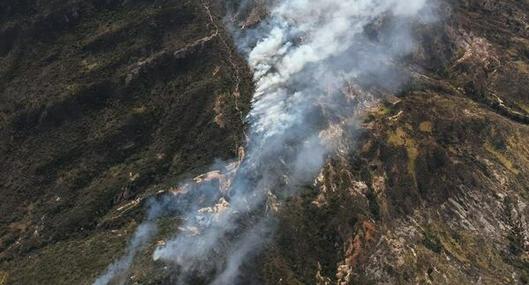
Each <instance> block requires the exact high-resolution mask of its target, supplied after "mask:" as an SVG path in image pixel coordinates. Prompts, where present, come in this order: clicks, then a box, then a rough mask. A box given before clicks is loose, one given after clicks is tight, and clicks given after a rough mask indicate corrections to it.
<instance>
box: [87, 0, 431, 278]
mask: <svg viewBox="0 0 529 285" xmlns="http://www.w3.org/2000/svg"><path fill="white" fill-rule="evenodd" d="M246 4H248V3H246ZM425 6H426V0H410V1H401V0H277V1H274V3H273V4H270V6H269V7H267V9H268V11H269V13H268V16H267V18H265V19H262V20H261V21H260V22H259V23H258V24H257V25H256V26H254V27H252V28H250V29H244V30H240V29H239V28H237V27H233V26H232V30H233V33H234V38H235V40H236V43H237V45H238V47H239V49H240V51H241V53H243V54H244V55H245V56H246V57H247V60H248V64H249V65H250V67H251V68H252V70H253V73H254V82H255V94H254V97H253V101H252V108H251V111H250V113H249V114H248V117H247V121H248V125H249V130H248V134H249V138H248V142H247V146H246V148H245V151H246V154H245V156H244V157H243V158H241V160H240V161H236V162H230V163H228V162H227V163H222V164H221V165H220V166H218V165H217V166H216V167H215V168H213V170H214V171H213V172H211V173H209V174H206V175H204V176H203V177H199V178H197V179H195V181H190V182H187V183H182V185H181V186H180V188H179V189H180V190H179V191H177V192H176V193H174V194H173V196H172V198H171V199H170V201H173V204H172V207H173V208H178V210H177V211H178V212H179V215H181V217H182V220H183V222H182V224H181V225H180V230H179V232H178V233H176V234H175V236H174V237H173V238H172V239H170V240H169V241H167V242H166V243H165V244H164V245H162V246H158V247H157V248H156V249H155V251H154V254H153V258H154V259H155V260H159V261H163V262H166V263H169V264H171V265H172V266H174V267H175V268H177V269H176V270H177V275H178V278H177V284H188V283H189V282H190V281H189V280H190V279H191V278H196V277H197V276H202V277H203V279H204V280H209V282H211V284H214V285H224V284H226V285H227V284H238V283H241V282H242V281H241V279H240V278H241V276H243V272H242V270H241V268H242V266H243V264H244V262H245V260H247V259H248V258H249V257H251V256H252V255H255V254H258V252H259V250H260V249H261V248H262V247H263V245H264V243H265V242H266V241H267V240H268V239H269V238H270V236H271V235H272V234H273V230H274V213H275V211H276V210H277V209H278V208H279V207H281V202H282V201H284V199H285V198H286V197H288V196H290V195H295V194H296V192H297V190H298V188H299V187H300V186H303V185H310V184H312V182H313V180H314V178H315V176H316V175H317V173H318V172H319V170H320V168H321V167H322V165H323V163H324V162H325V161H326V160H327V159H328V158H329V157H331V156H332V155H333V154H334V153H336V152H339V151H345V149H344V148H347V145H348V144H347V143H343V142H344V141H345V140H346V139H347V136H348V135H349V134H351V133H352V132H353V131H354V128H355V124H356V123H357V121H356V118H357V117H356V114H358V112H359V111H360V110H362V109H363V108H365V107H366V106H369V105H370V104H372V103H373V102H374V101H375V100H376V99H377V95H376V92H371V91H370V90H374V89H376V88H381V89H384V90H389V91H390V92H391V91H396V90H397V89H398V87H399V85H400V84H401V83H402V81H403V80H404V76H403V75H402V72H400V71H399V69H398V64H397V63H396V62H398V60H399V59H400V58H402V57H403V56H405V55H407V54H409V53H410V52H411V51H412V50H413V48H414V44H413V40H412V39H413V37H412V36H411V31H410V26H411V23H413V22H417V21H418V20H419V21H420V20H421V18H422V20H424V17H422V16H421V15H424V9H425V8H426V7H425ZM242 10H243V9H240V10H239V11H242ZM211 177H213V178H211ZM219 177H220V178H219ZM213 180H214V181H217V182H216V183H211V181H213ZM175 205H178V206H175ZM153 207H154V206H153ZM155 207H157V208H163V207H167V205H165V206H160V205H156V206H155ZM151 226H152V219H149V220H148V221H147V222H146V223H145V224H143V225H142V226H140V227H139V229H138V232H137V233H136V234H135V235H134V237H133V240H132V241H131V243H130V245H129V249H128V250H127V253H126V255H125V256H124V257H123V258H122V259H121V260H119V261H118V262H117V263H115V264H114V265H112V266H111V267H109V269H108V271H107V272H106V273H105V274H104V275H103V276H101V277H100V278H99V279H98V280H97V281H96V283H94V284H97V285H99V284H107V283H108V282H109V280H111V279H112V278H114V276H116V275H119V274H123V272H126V270H127V268H128V267H129V265H130V264H131V262H132V259H133V257H134V255H135V254H136V253H137V252H138V248H139V247H141V245H143V244H145V243H146V242H148V240H149V238H150V237H152V236H153V235H154V232H153V231H152V227H151ZM145 231H147V232H148V233H145Z"/></svg>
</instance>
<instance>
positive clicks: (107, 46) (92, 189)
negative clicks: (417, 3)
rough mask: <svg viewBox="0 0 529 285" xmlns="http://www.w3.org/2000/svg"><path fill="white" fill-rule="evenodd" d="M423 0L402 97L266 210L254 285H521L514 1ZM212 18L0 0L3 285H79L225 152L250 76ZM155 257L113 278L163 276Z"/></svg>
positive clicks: (120, 6)
mask: <svg viewBox="0 0 529 285" xmlns="http://www.w3.org/2000/svg"><path fill="white" fill-rule="evenodd" d="M439 2H441V3H440V5H439V7H438V13H439V15H440V16H439V20H438V21H436V22H433V23H431V24H428V25H426V26H424V25H418V26H417V27H416V28H415V29H414V34H415V37H416V39H417V41H418V46H417V49H416V50H415V52H414V53H413V54H412V55H410V56H409V57H407V58H406V63H405V64H404V68H405V69H406V70H407V72H408V73H409V74H410V75H411V79H410V80H409V82H407V84H406V85H405V86H404V88H403V90H402V91H401V92H400V93H399V94H394V95H396V96H390V97H388V99H387V100H386V101H384V102H381V103H380V104H379V105H378V106H376V107H373V108H372V109H370V110H368V111H367V112H366V114H365V116H364V118H363V119H362V120H363V121H362V124H361V125H362V128H361V132H360V134H358V135H357V136H356V137H354V139H351V141H350V145H351V146H353V147H351V148H350V149H351V151H350V152H349V153H347V154H341V155H339V156H336V157H335V158H333V159H332V160H330V161H328V162H327V163H326V165H325V167H324V168H323V169H322V170H321V173H320V175H319V176H318V178H317V179H316V181H317V183H315V185H307V187H306V189H305V191H303V192H302V193H301V194H300V195H298V196H295V197H292V198H289V199H288V200H287V201H285V202H284V203H283V204H284V205H282V207H279V210H278V211H279V212H278V213H277V215H278V217H279V228H278V231H277V233H276V235H275V237H274V239H273V241H272V242H271V243H269V244H267V246H266V248H265V249H264V250H263V252H262V253H261V254H260V256H259V258H258V259H257V260H256V261H255V262H254V263H252V264H251V265H248V266H247V268H245V269H246V270H248V271H252V272H253V273H252V274H251V275H252V276H254V277H253V278H257V279H256V280H257V281H256V282H257V283H259V284H261V283H262V284H318V285H329V284H340V285H345V284H529V93H528V90H529V2H528V1H527V0H524V1H512V0H511V1H510V0H496V1H489V0H482V1H478V0H460V1H455V0H445V1H439ZM223 7H224V5H222V4H221V3H220V2H215V1H209V0H202V1H200V0H160V1H143V0H132V1H107V0H89V1H77V0H53V1H35V0H20V1H4V2H2V3H0V23H1V24H0V157H1V160H0V161H1V163H0V194H1V197H2V199H0V285H7V284H23V285H26V284H91V283H92V282H93V281H94V280H95V278H96V277H97V276H98V275H99V274H100V273H101V272H103V271H104V269H105V268H106V266H107V265H108V264H110V263H111V262H112V261H113V260H114V259H116V258H118V257H119V256H121V254H122V253H123V250H124V249H125V246H126V244H127V241H128V238H129V237H130V235H131V234H132V233H133V231H134V229H135V228H136V226H137V225H138V224H139V223H141V221H142V219H143V209H144V207H143V205H144V201H145V200H146V199H147V198H148V197H151V196H154V195H156V193H158V192H160V191H167V190H168V189H171V188H172V187H174V185H176V183H177V182H178V181H180V180H181V178H183V177H193V176H196V175H198V174H201V173H204V172H205V170H207V169H208V166H209V165H210V164H211V163H213V162H214V161H215V159H217V158H220V159H230V158H235V157H236V156H237V155H238V152H239V148H240V147H241V146H243V145H244V139H245V138H244V129H245V125H244V123H243V118H244V116H245V114H246V113H247V112H248V110H249V108H250V99H251V96H252V82H251V71H250V70H249V68H248V67H247V66H246V64H245V61H244V59H243V57H242V56H241V55H239V54H238V53H237V51H236V50H235V48H234V44H233V43H232V39H231V37H230V35H229V33H228V32H227V31H226V30H225V29H224V28H223V26H224V25H223V21H222V19H223V15H224V13H225V12H224V9H223ZM247 14H248V16H247V17H245V20H244V21H243V24H242V26H244V27H249V26H252V25H254V24H255V23H256V22H259V21H260V19H261V17H263V16H264V15H265V14H266V9H264V8H263V7H262V6H261V5H259V3H258V4H256V5H255V7H254V8H253V9H249V11H247ZM374 33H376V31H375V32H374ZM158 223H159V226H160V229H161V231H160V233H159V238H158V239H157V240H163V239H164V238H165V237H167V236H168V235H172V234H173V233H174V231H175V226H174V224H175V223H174V221H173V220H172V219H171V218H162V219H160V220H159V221H158ZM154 246H155V245H154V244H152V245H151V246H148V247H147V248H145V249H144V250H143V251H142V252H141V254H139V255H138V257H137V258H136V260H135V261H134V264H133V266H132V269H131V272H130V276H129V278H128V279H127V280H126V284H168V283H170V280H171V279H170V278H169V277H168V276H169V275H170V273H168V272H166V271H165V270H164V267H163V265H161V264H159V263H157V262H153V261H152V258H151V255H152V250H153V248H154ZM254 281H255V280H254ZM197 284H198V283H197Z"/></svg>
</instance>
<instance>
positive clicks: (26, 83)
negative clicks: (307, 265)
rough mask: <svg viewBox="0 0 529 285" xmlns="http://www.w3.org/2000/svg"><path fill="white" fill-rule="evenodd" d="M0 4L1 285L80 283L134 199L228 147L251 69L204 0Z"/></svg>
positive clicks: (122, 225) (238, 134) (126, 229)
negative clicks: (201, 0) (235, 49)
mask: <svg viewBox="0 0 529 285" xmlns="http://www.w3.org/2000/svg"><path fill="white" fill-rule="evenodd" d="M0 7H1V8H0V11H1V14H0V16H1V18H0V23H1V24H0V28H1V30H0V43H1V44H0V56H1V57H0V66H1V67H0V102H1V103H0V157H2V159H1V160H2V162H1V163H0V173H1V174H0V193H1V196H2V199H0V262H1V265H0V284H89V283H90V282H92V281H93V279H94V278H95V276H97V274H99V273H100V272H101V271H102V270H103V269H104V268H105V267H106V266H107V265H108V264H109V263H110V262H111V261H112V259H113V258H115V257H116V256H118V255H119V254H120V250H121V249H122V247H123V246H124V245H125V244H126V242H127V237H128V235H129V234H130V233H131V231H132V230H133V229H134V225H135V221H139V220H141V216H142V215H143V213H142V211H141V205H142V201H143V200H142V199H144V198H145V197H147V196H149V195H151V194H152V193H155V192H156V191H158V190H160V189H165V188H167V186H165V185H173V184H174V183H175V181H176V180H177V179H178V177H179V176H180V175H182V174H187V175H189V173H193V171H197V172H198V170H200V169H202V168H205V167H208V165H209V164H211V163H212V162H213V161H214V159H217V158H231V157H234V156H236V155H237V152H238V148H239V146H240V145H241V142H242V141H243V140H242V136H243V132H242V130H243V123H242V118H243V117H244V116H245V113H246V112H247V110H248V106H249V99H250V96H251V81H250V74H249V70H248V68H247V67H246V66H245V64H244V61H243V60H242V59H241V58H240V57H239V56H238V55H237V54H236V53H235V51H234V49H233V47H232V45H231V42H230V39H229V37H227V35H226V33H225V32H224V30H223V27H222V22H221V21H219V20H218V19H217V17H216V16H215V15H210V14H209V13H210V12H209V10H208V7H207V6H204V5H203V3H202V2H200V1H155V2H151V1H122V2H120V1H4V2H3V3H1V4H0ZM212 9H216V8H212ZM217 14H218V12H217ZM150 193H151V194H150ZM136 204H138V206H139V207H137V208H136V207H133V206H135V205H136ZM130 209H133V210H135V209H139V211H129V210H130ZM6 280H7V281H6ZM6 282H7V283H6Z"/></svg>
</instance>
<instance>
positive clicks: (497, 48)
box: [263, 1, 529, 284]
mask: <svg viewBox="0 0 529 285" xmlns="http://www.w3.org/2000/svg"><path fill="white" fill-rule="evenodd" d="M439 11H440V13H441V15H440V17H439V21H437V22H434V23H433V24H431V25H430V26H429V27H421V28H418V29H417V30H416V37H417V39H418V40H419V47H418V49H417V51H416V52H415V53H414V54H413V55H412V56H411V58H409V61H408V62H409V69H410V70H409V72H410V74H411V76H412V80H411V81H410V82H409V84H408V86H407V87H406V88H405V90H403V91H402V93H401V94H399V95H398V96H399V98H398V99H397V98H391V99H390V100H388V101H387V102H385V103H384V104H381V105H380V106H378V107H377V108H374V109H372V110H371V111H370V112H369V114H368V115H367V118H366V119H365V121H364V124H363V132H362V135H361V136H360V138H359V139H355V140H353V141H351V144H355V145H356V146H357V147H356V149H355V150H354V151H352V152H351V153H349V154H347V155H342V156H340V157H338V158H336V159H334V160H333V161H331V162H329V163H328V164H327V166H326V167H325V168H324V169H323V170H322V172H321V175H320V177H319V179H318V181H317V182H318V183H317V184H316V185H315V187H314V188H312V189H310V190H308V191H307V192H306V194H305V195H303V196H301V197H296V198H293V199H292V200H291V201H289V202H288V205H287V206H286V207H284V210H283V211H282V216H283V222H282V225H281V229H280V230H279V236H278V238H277V241H276V243H275V244H274V245H273V246H271V249H270V251H269V252H268V253H267V254H266V257H267V258H266V261H264V264H263V268H264V275H265V276H267V283H268V284H279V283H281V282H282V283H281V284H314V283H317V284H380V283H383V284H412V283H413V284H415V283H418V284H527V283H528V282H529V251H528V250H529V243H528V241H529V230H528V229H529V208H528V207H527V205H528V202H529V201H528V199H529V148H528V145H529V126H528V124H527V123H528V121H527V118H528V115H529V112H528V111H529V110H527V108H526V106H527V102H528V100H529V96H528V94H527V92H526V90H527V88H528V86H527V84H528V82H529V73H528V70H529V69H528V67H529V56H528V54H527V52H528V51H529V45H528V44H529V43H528V42H527V40H526V39H527V38H529V24H528V23H529V22H528V16H529V15H528V11H529V4H528V3H526V2H516V3H514V2H512V1H447V2H445V3H442V4H441V7H440V9H439ZM280 280H282V281H280Z"/></svg>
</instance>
